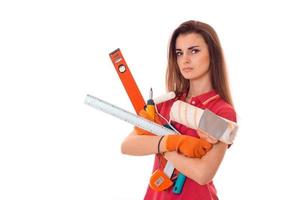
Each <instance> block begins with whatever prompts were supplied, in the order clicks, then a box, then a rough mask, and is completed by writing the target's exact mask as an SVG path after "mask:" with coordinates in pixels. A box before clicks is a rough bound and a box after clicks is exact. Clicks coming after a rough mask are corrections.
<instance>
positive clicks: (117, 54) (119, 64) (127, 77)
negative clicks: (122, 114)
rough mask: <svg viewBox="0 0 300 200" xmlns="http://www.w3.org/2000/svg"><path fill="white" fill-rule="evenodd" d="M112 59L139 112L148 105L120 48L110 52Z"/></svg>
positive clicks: (136, 110)
mask: <svg viewBox="0 0 300 200" xmlns="http://www.w3.org/2000/svg"><path fill="white" fill-rule="evenodd" d="M109 56H110V59H111V61H112V63H113V65H114V66H115V69H116V71H117V73H118V75H119V78H120V80H121V81H122V84H123V86H124V88H125V90H126V92H127V94H128V97H129V98H130V101H131V104H132V105H133V107H134V109H135V112H136V113H139V112H140V111H141V110H142V109H143V108H144V106H145V105H146V103H145V101H144V98H143V96H142V94H141V92H140V90H139V88H138V86H137V84H136V82H135V80H134V78H133V76H132V74H131V72H130V70H129V68H128V65H127V63H126V61H125V59H124V57H123V55H122V53H121V50H120V49H116V50H115V51H113V52H111V53H110V54H109Z"/></svg>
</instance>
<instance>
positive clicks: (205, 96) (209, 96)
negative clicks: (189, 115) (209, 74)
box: [180, 90, 219, 105]
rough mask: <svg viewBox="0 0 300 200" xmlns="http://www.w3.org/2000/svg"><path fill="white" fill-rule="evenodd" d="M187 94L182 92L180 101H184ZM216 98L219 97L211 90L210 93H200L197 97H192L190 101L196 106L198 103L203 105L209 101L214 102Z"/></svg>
mask: <svg viewBox="0 0 300 200" xmlns="http://www.w3.org/2000/svg"><path fill="white" fill-rule="evenodd" d="M187 94H188V93H187V92H184V93H183V94H182V96H181V98H180V100H183V101H185V99H186V96H187ZM218 97H219V95H218V94H217V92H216V91H215V90H211V91H208V92H205V93H202V94H200V95H198V96H195V97H192V98H191V100H190V101H191V102H193V104H196V105H197V104H199V103H201V104H203V105H205V104H207V103H208V102H210V101H212V100H214V99H216V98H218Z"/></svg>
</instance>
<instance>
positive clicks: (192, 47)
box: [188, 46, 199, 50]
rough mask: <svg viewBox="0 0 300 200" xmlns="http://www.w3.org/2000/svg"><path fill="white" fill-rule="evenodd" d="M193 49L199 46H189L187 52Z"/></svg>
mask: <svg viewBox="0 0 300 200" xmlns="http://www.w3.org/2000/svg"><path fill="white" fill-rule="evenodd" d="M195 47H199V46H191V47H189V48H188V50H191V49H193V48H195Z"/></svg>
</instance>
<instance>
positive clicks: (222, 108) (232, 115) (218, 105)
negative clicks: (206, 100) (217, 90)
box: [211, 98, 236, 122]
mask: <svg viewBox="0 0 300 200" xmlns="http://www.w3.org/2000/svg"><path fill="white" fill-rule="evenodd" d="M211 108H212V110H213V111H214V113H216V114H217V115H219V116H220V117H223V118H226V119H228V120H230V121H234V122H236V111H235V109H234V107H233V106H232V105H230V104H229V103H227V102H226V101H225V100H224V99H222V98H218V99H217V100H216V101H215V102H213V104H212V106H211Z"/></svg>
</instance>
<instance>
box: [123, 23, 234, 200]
mask: <svg viewBox="0 0 300 200" xmlns="http://www.w3.org/2000/svg"><path fill="white" fill-rule="evenodd" d="M168 54H169V61H168V68H167V73H166V85H167V90H168V91H174V92H175V94H176V97H175V98H174V99H172V100H169V101H166V102H163V103H161V104H159V105H157V108H158V112H159V113H160V114H161V115H162V116H164V117H165V118H166V119H167V120H169V114H170V108H171V106H172V104H173V103H174V102H175V101H176V100H182V101H185V102H187V103H189V104H192V105H194V106H197V107H199V108H202V109H209V110H210V111H212V112H214V113H216V114H217V115H219V116H221V117H223V118H226V119H229V120H231V121H236V114H235V111H234V108H233V104H232V100H231V95H230V90H229V86H228V80H227V75H226V66H225V61H224V57H223V53H222V47H221V45H220V41H219V39H218V36H217V34H216V32H215V31H214V29H213V28H212V27H211V26H209V25H208V24H205V23H202V22H199V21H187V22H184V23H182V24H181V25H180V26H179V27H178V28H177V29H175V30H174V32H173V34H172V37H171V40H170V46H169V52H168ZM161 121H163V120H162V119H161ZM172 125H173V126H174V127H175V128H176V129H177V130H178V131H179V132H180V133H181V134H182V135H176V136H166V137H163V138H162V137H161V136H145V135H141V134H139V133H138V131H137V129H135V130H134V131H133V132H132V133H131V134H130V135H129V136H128V137H127V138H126V139H125V140H124V141H123V143H122V147H121V148H122V152H123V153H124V154H129V155H137V156H141V155H149V154H156V156H155V163H154V167H153V171H154V170H156V169H157V168H159V167H160V168H161V166H160V165H161V162H160V157H162V156H163V157H164V158H165V159H166V160H168V161H170V162H172V163H173V165H174V166H175V168H176V169H177V170H178V171H179V172H181V173H183V174H184V175H185V176H186V177H187V178H186V181H185V184H184V186H183V189H182V192H181V193H180V194H175V193H173V192H172V187H170V188H169V189H167V190H164V191H162V192H157V191H154V190H152V188H150V187H148V189H147V192H146V195H145V198H144V199H145V200H171V199H172V200H175V199H183V200H200V199H201V200H208V199H209V200H212V199H213V200H214V199H218V197H217V194H216V189H215V187H214V185H213V182H212V179H213V177H214V176H215V174H216V172H217V170H218V168H219V166H220V164H221V162H222V160H223V157H224V154H225V152H226V150H227V148H228V145H227V144H225V143H223V142H220V141H218V142H215V141H212V140H211V139H210V138H207V137H206V136H205V135H204V134H202V133H201V132H197V131H196V130H194V129H190V128H188V127H186V126H184V125H181V124H179V123H175V122H172ZM207 141H208V142H210V143H212V144H210V143H208V142H207ZM158 145H159V146H158ZM195 152H200V154H195Z"/></svg>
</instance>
